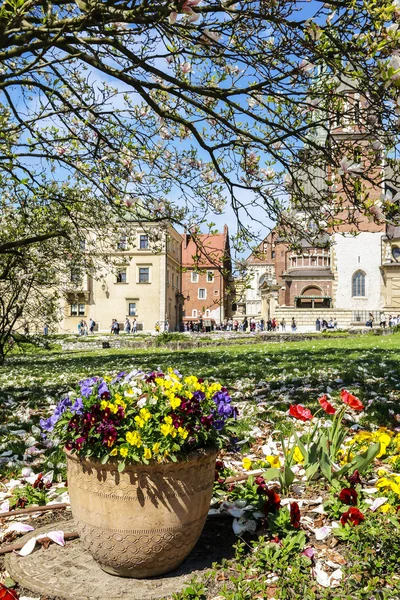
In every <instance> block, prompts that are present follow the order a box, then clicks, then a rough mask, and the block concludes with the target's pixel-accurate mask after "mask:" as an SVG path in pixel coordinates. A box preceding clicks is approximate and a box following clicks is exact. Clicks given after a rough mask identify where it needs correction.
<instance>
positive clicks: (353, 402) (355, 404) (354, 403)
mask: <svg viewBox="0 0 400 600" xmlns="http://www.w3.org/2000/svg"><path fill="white" fill-rule="evenodd" d="M340 397H341V399H342V400H343V402H344V403H345V404H347V405H348V406H350V408H352V409H353V410H362V409H363V408H364V404H363V403H362V402H361V400H359V399H358V398H356V396H353V394H350V392H348V391H347V390H342V391H341V392H340Z"/></svg>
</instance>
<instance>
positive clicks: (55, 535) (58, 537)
mask: <svg viewBox="0 0 400 600" xmlns="http://www.w3.org/2000/svg"><path fill="white" fill-rule="evenodd" d="M46 536H47V537H48V538H50V539H51V540H52V541H53V542H54V543H55V544H58V545H59V546H65V541H64V532H63V531H49V533H46V534H45V537H46Z"/></svg>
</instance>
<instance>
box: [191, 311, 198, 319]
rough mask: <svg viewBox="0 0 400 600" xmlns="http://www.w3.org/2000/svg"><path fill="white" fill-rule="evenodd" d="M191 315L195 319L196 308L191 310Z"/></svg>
mask: <svg viewBox="0 0 400 600" xmlns="http://www.w3.org/2000/svg"><path fill="white" fill-rule="evenodd" d="M192 317H194V318H195V319H197V310H196V309H195V308H194V309H193V310H192Z"/></svg>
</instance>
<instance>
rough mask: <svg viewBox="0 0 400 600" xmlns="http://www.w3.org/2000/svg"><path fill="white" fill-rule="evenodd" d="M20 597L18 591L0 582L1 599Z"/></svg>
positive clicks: (10, 599) (9, 599) (13, 599)
mask: <svg viewBox="0 0 400 600" xmlns="http://www.w3.org/2000/svg"><path fill="white" fill-rule="evenodd" d="M18 598H19V596H18V594H17V592H14V590H10V588H8V587H6V586H5V585H3V584H2V583H0V600H18Z"/></svg>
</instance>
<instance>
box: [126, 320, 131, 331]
mask: <svg viewBox="0 0 400 600" xmlns="http://www.w3.org/2000/svg"><path fill="white" fill-rule="evenodd" d="M130 332H131V322H130V320H129V319H128V317H126V321H125V333H130Z"/></svg>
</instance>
